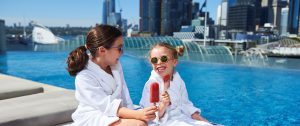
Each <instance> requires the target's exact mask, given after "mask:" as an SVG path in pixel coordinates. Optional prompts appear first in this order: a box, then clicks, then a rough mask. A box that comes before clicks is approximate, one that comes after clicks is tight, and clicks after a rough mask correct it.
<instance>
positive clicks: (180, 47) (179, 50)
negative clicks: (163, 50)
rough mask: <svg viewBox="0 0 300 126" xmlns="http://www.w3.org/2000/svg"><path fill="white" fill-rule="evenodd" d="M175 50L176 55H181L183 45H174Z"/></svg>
mask: <svg viewBox="0 0 300 126" xmlns="http://www.w3.org/2000/svg"><path fill="white" fill-rule="evenodd" d="M176 51H177V55H178V56H183V54H184V46H183V45H181V46H176Z"/></svg>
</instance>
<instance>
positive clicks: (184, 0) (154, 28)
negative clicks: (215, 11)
mask: <svg viewBox="0 0 300 126" xmlns="http://www.w3.org/2000/svg"><path fill="white" fill-rule="evenodd" d="M140 17H141V19H140V30H141V32H149V33H152V34H154V35H172V34H173V32H175V31H179V30H180V27H181V26H182V25H189V24H190V22H191V19H192V18H193V4H192V0H140Z"/></svg>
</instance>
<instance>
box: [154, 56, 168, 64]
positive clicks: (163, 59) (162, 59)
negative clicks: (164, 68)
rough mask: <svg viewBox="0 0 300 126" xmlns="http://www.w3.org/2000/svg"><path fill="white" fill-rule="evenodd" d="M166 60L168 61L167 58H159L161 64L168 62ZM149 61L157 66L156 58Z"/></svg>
mask: <svg viewBox="0 0 300 126" xmlns="http://www.w3.org/2000/svg"><path fill="white" fill-rule="evenodd" d="M168 60H169V59H168V57H167V56H161V57H160V61H161V62H163V63H166V62H168ZM150 61H151V63H152V64H157V63H158V58H157V57H152V58H151V59H150Z"/></svg>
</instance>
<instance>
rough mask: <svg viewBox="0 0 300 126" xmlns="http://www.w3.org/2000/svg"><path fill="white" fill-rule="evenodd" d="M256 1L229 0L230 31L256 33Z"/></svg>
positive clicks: (228, 23) (228, 24)
mask: <svg viewBox="0 0 300 126" xmlns="http://www.w3.org/2000/svg"><path fill="white" fill-rule="evenodd" d="M254 3H255V0H228V22H227V26H228V29H229V30H231V31H235V32H246V31H254V29H255V17H256V15H255V6H254V5H255V4H254Z"/></svg>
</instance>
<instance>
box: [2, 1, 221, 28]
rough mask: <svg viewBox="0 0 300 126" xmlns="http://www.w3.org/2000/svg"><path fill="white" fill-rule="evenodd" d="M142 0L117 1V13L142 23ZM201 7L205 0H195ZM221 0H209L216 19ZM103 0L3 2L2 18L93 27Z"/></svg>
mask: <svg viewBox="0 0 300 126" xmlns="http://www.w3.org/2000/svg"><path fill="white" fill-rule="evenodd" d="M139 1H140V0H116V11H119V10H120V8H122V10H123V11H122V18H125V19H127V20H128V22H129V23H133V24H138V23H139ZM193 2H199V3H200V4H201V5H202V3H203V2H204V0H193ZM220 2H221V0H207V10H208V11H209V12H210V15H211V17H212V18H213V19H216V11H217V6H218V4H220ZM102 3H103V0H0V19H2V20H5V25H8V26H12V25H13V24H14V23H16V24H17V25H18V24H19V23H20V24H21V25H22V26H23V25H24V24H25V25H28V23H29V22H30V21H35V22H38V23H40V24H43V25H45V26H66V25H67V24H69V25H70V26H71V27H74V26H75V27H78V26H79V27H89V26H93V25H95V24H96V23H98V24H100V23H101V22H102Z"/></svg>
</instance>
